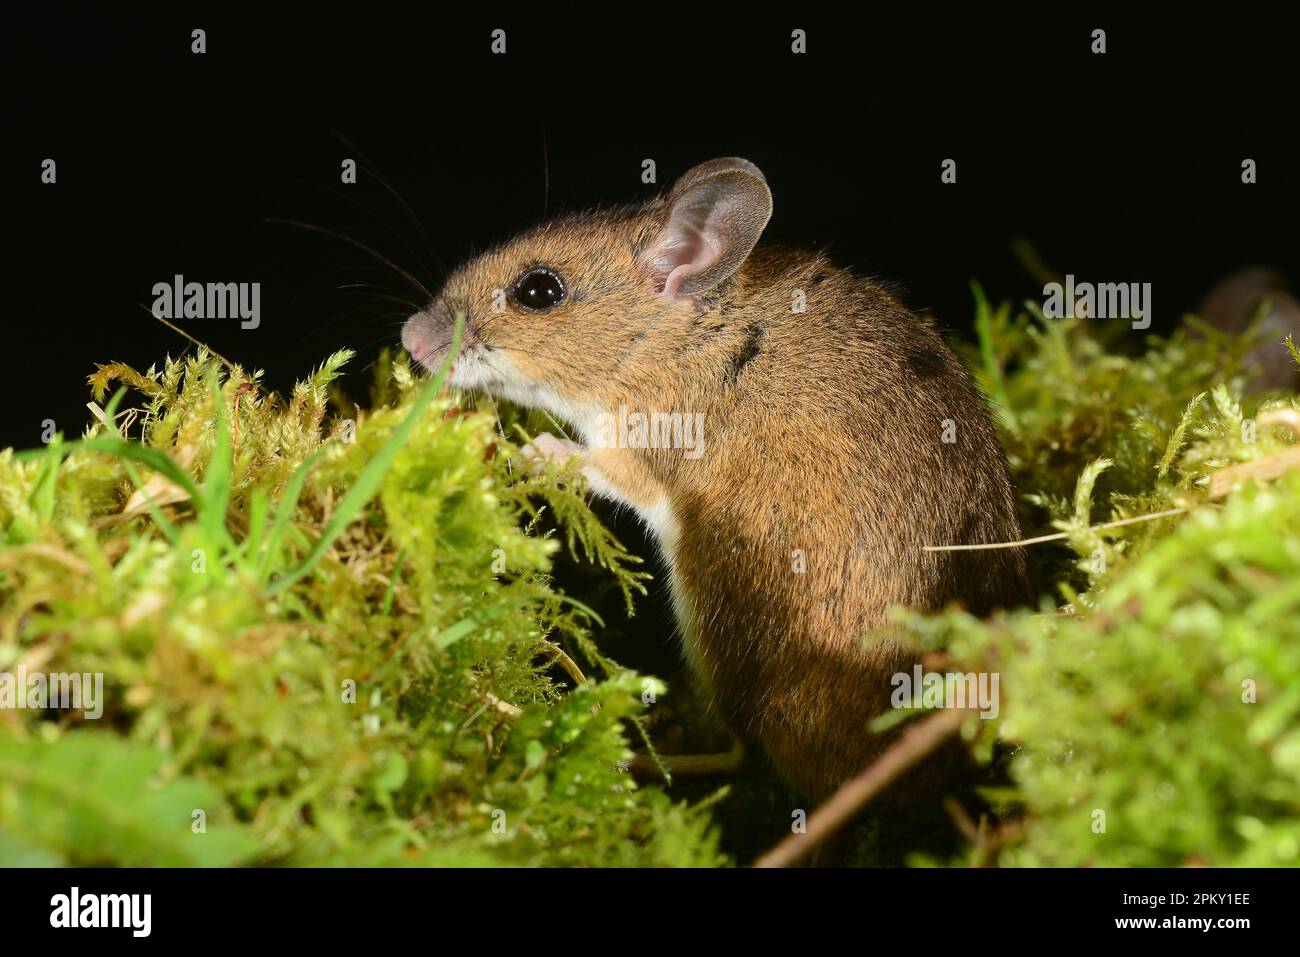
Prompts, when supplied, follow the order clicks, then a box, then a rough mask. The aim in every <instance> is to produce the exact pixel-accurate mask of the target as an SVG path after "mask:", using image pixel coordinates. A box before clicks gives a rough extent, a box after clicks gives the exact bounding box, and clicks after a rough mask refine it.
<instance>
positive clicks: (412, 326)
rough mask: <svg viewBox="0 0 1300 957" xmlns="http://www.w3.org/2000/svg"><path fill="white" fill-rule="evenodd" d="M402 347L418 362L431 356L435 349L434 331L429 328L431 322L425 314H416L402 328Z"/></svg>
mask: <svg viewBox="0 0 1300 957" xmlns="http://www.w3.org/2000/svg"><path fill="white" fill-rule="evenodd" d="M402 347H403V348H404V349H405V350H406V351H407V352H409V353H410V354H411V358H412V359H414V360H415V361H416V362H420V361H421V360H423V359H424V357H425V356H426V355H428V354H429V350H430V349H431V348H432V347H433V330H432V329H430V328H429V320H428V317H427V316H425V315H424V313H416V314H415V315H413V316H411V318H409V319H407V320H406V324H405V325H404V326H402Z"/></svg>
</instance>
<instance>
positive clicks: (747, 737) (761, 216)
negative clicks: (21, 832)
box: [401, 157, 1031, 801]
mask: <svg viewBox="0 0 1300 957" xmlns="http://www.w3.org/2000/svg"><path fill="white" fill-rule="evenodd" d="M772 208H773V197H772V192H771V189H770V187H769V184H768V181H767V178H766V177H765V176H764V174H763V173H762V172H761V171H760V170H759V168H758V167H757V166H756V165H754V164H753V163H751V162H749V161H748V160H745V159H742V158H739V157H723V158H718V159H713V160H710V161H708V162H704V163H702V164H700V165H698V166H695V167H694V168H692V169H690V170H688V171H687V172H685V173H684V174H683V175H682V176H681V177H680V178H679V179H678V180H677V181H676V182H675V183H674V185H673V186H672V187H671V189H669V190H667V191H665V192H663V193H661V194H659V195H657V196H655V197H654V198H652V199H648V200H645V201H642V202H637V203H633V204H630V205H624V206H618V207H612V208H604V209H597V210H595V211H590V212H583V213H572V214H566V215H562V216H558V217H556V218H553V219H551V220H549V221H547V222H543V223H541V224H540V225H537V226H536V227H534V228H531V229H528V230H527V231H525V232H523V233H521V234H520V235H518V236H515V237H514V238H512V239H510V240H508V241H506V242H504V243H502V244H501V245H499V246H497V247H495V248H493V249H491V250H489V251H488V252H486V253H484V254H482V255H480V256H478V257H477V258H474V259H473V260H472V261H469V262H466V263H465V264H463V265H462V266H460V267H459V268H457V269H456V270H454V271H453V272H452V273H451V274H450V275H449V276H448V277H447V279H446V281H445V283H444V284H443V286H442V287H441V289H440V291H439V292H438V293H437V295H435V296H434V297H433V298H432V300H431V301H430V302H429V303H428V304H427V305H426V306H425V307H424V308H422V309H420V310H419V311H418V312H415V313H414V314H412V315H410V316H409V317H408V318H407V319H406V320H405V322H404V325H403V327H402V334H401V338H402V344H403V346H404V347H405V348H406V350H407V351H408V352H409V353H410V355H411V357H412V360H413V361H414V362H416V363H418V364H420V365H422V366H424V367H425V368H427V369H429V370H437V369H439V368H440V366H441V365H442V363H443V361H444V360H445V359H446V358H447V353H448V350H449V348H450V342H451V338H452V330H453V327H454V323H455V321H456V317H457V315H458V314H462V313H463V315H464V327H463V334H462V341H461V345H460V350H459V353H458V354H457V356H456V357H454V365H453V368H452V371H451V373H450V376H449V381H450V383H451V384H452V385H453V386H455V387H458V388H461V389H466V390H481V391H482V392H485V393H487V394H489V395H491V396H495V397H498V398H502V399H506V400H509V401H511V402H514V403H518V404H520V405H522V406H525V407H529V408H534V409H543V410H546V411H547V412H549V413H550V414H551V415H552V416H554V417H555V418H556V419H558V420H561V421H563V422H564V423H567V425H568V426H570V427H571V435H572V438H566V439H562V438H557V437H555V436H553V435H550V434H549V433H548V434H545V435H541V436H538V437H537V439H536V440H535V441H534V442H533V443H532V445H531V446H530V447H529V449H528V450H527V451H528V453H529V454H530V455H532V456H538V457H542V458H545V459H563V458H567V457H570V456H577V457H578V458H579V463H578V464H579V466H580V468H581V471H582V474H583V475H584V476H585V478H586V481H587V484H588V486H589V489H590V490H591V492H592V493H593V494H595V495H598V496H603V497H605V498H608V499H611V500H612V501H614V502H615V503H618V504H619V505H622V506H626V507H627V508H629V509H631V510H632V511H633V512H635V514H636V515H637V516H639V518H640V520H641V521H642V522H644V524H645V526H646V527H647V529H648V530H649V532H650V537H651V538H652V539H653V541H654V543H655V545H656V547H657V548H658V549H659V551H660V556H661V558H662V562H663V566H664V568H665V569H666V577H667V583H668V588H669V593H670V597H671V603H672V609H673V613H674V616H675V619H676V623H677V626H678V631H679V635H680V641H681V647H682V649H683V653H684V656H685V659H686V661H687V663H688V665H689V670H690V673H691V674H692V675H693V679H694V681H695V682H696V683H697V684H698V685H699V687H700V688H701V689H702V691H703V693H704V694H705V695H706V697H707V698H708V701H709V704H710V706H711V708H712V709H713V710H714V712H715V713H716V714H717V715H718V716H719V717H720V718H721V719H722V720H723V721H724V722H725V723H726V724H727V725H728V726H729V727H730V728H731V729H732V730H733V731H734V732H735V734H736V735H737V736H738V738H739V739H740V740H741V741H742V742H744V743H745V745H746V747H747V749H750V748H753V749H757V750H759V751H761V752H762V753H763V754H765V755H766V756H767V758H768V759H769V760H770V762H771V764H772V766H773V767H774V768H775V769H776V771H777V772H779V774H780V776H781V777H782V778H783V779H784V780H785V781H786V783H787V784H788V785H789V787H791V788H792V789H793V790H794V791H795V792H796V793H798V794H800V795H802V796H805V797H806V798H808V799H811V800H814V801H817V800H823V799H825V798H827V797H828V796H829V795H830V794H832V793H833V792H834V791H835V790H836V788H838V787H839V786H840V785H841V784H842V783H843V782H844V781H846V780H847V779H848V778H850V777H851V776H853V775H855V774H857V773H858V772H860V771H861V770H862V769H863V768H865V767H866V766H867V765H869V764H870V763H871V762H872V761H873V760H874V759H875V758H876V757H877V756H878V755H879V754H880V753H881V751H882V749H883V748H884V747H885V746H886V745H887V743H888V742H889V740H890V736H889V735H888V734H877V733H874V732H873V731H872V729H871V724H872V721H873V720H874V719H875V718H877V717H878V716H880V715H882V714H884V713H886V712H887V711H888V710H889V708H890V697H891V692H892V691H893V690H894V688H895V687H896V683H895V681H894V679H895V676H897V675H898V674H900V673H906V672H910V670H911V669H912V667H913V665H915V664H916V663H917V662H918V660H919V659H918V655H917V653H916V651H915V650H914V649H911V648H909V647H907V646H906V645H905V644H903V643H901V642H899V641H898V640H896V636H895V637H891V636H890V631H889V628H888V627H887V626H888V625H889V623H890V622H891V609H892V608H893V607H894V606H896V605H902V606H906V607H908V608H912V609H921V610H931V609H938V608H942V607H944V606H947V605H949V604H953V603H957V604H960V605H961V606H963V607H965V608H966V609H967V610H968V611H969V612H971V613H972V614H976V615H986V614H988V613H990V612H992V611H993V610H995V609H998V608H1002V607H1009V606H1014V605H1017V604H1022V603H1025V602H1027V601H1029V600H1030V599H1031V590H1030V583H1029V579H1028V575H1027V571H1026V562H1025V558H1024V554H1023V549H1022V548H1019V547H1016V548H1007V549H994V550H984V551H926V550H925V549H924V546H927V545H948V544H977V543H978V544H986V543H996V542H1015V541H1018V540H1019V539H1020V538H1021V534H1020V526H1019V519H1018V516H1017V508H1016V498H1015V491H1014V489H1013V487H1012V482H1011V478H1010V475H1009V473H1008V469H1007V464H1006V459H1005V455H1004V452H1003V450H1002V448H1001V446H1000V444H999V441H998V436H997V433H996V430H995V428H994V425H993V423H992V420H991V418H990V416H989V413H988V410H987V408H986V405H985V400H984V399H983V398H982V397H981V396H980V394H979V393H978V392H977V390H976V388H975V386H974V384H973V382H972V379H971V377H970V375H969V374H968V372H967V370H966V368H965V367H964V366H963V364H962V362H961V360H960V359H959V358H958V357H957V355H956V354H955V353H954V352H953V350H952V349H951V348H950V347H949V346H948V345H947V343H946V342H945V340H944V338H943V336H942V335H941V334H940V332H939V330H938V328H937V327H936V325H935V323H934V321H933V320H932V319H931V318H929V317H927V316H925V315H922V314H918V313H916V312H913V311H911V310H910V309H909V308H908V307H907V306H905V305H904V303H903V302H902V301H901V299H900V298H899V297H898V296H897V295H896V294H895V293H894V292H893V291H892V290H891V288H890V287H889V286H887V285H886V284H884V283H881V282H878V281H875V280H873V279H870V278H864V277H862V276H859V275H858V274H856V273H854V272H853V271H852V270H850V269H848V268H845V267H841V266H837V265H836V264H834V263H833V262H832V261H831V260H830V259H829V258H828V257H827V256H826V255H824V254H822V253H819V252H812V251H806V250H803V249H800V248H797V247H796V246H793V245H781V244H776V243H771V242H767V241H763V233H764V231H765V229H766V227H767V225H768V222H769V220H770V218H771V215H772ZM638 416H639V417H640V418H637V417H638ZM673 416H677V418H673ZM656 417H657V418H656ZM646 422H649V423H650V425H649V427H647V428H634V427H633V426H634V425H636V424H637V423H642V424H644V423H646ZM624 423H632V425H629V426H628V427H626V428H621V427H620V426H621V424H624ZM656 423H658V425H656ZM664 423H668V425H665V424H664ZM683 425H687V426H689V428H687V427H679V426H683ZM612 426H613V427H612ZM688 431H689V439H690V441H689V442H687V441H686V438H687V434H688ZM647 433H648V434H647Z"/></svg>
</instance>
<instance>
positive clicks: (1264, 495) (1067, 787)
mask: <svg viewBox="0 0 1300 957" xmlns="http://www.w3.org/2000/svg"><path fill="white" fill-rule="evenodd" d="M1094 325H1095V324H1094ZM981 331H982V335H983V336H984V337H985V343H986V345H987V344H988V343H994V344H997V346H998V348H986V349H985V350H984V356H985V357H986V358H987V357H989V356H991V355H1003V356H1010V357H1012V362H1011V363H1008V364H1006V365H1003V364H1001V363H999V364H997V365H990V364H989V363H987V362H983V365H982V368H983V374H984V377H985V382H986V384H987V385H988V386H989V388H990V391H992V392H993V393H995V394H999V395H1001V396H1002V397H1003V401H1005V402H1006V403H1007V409H1008V413H1009V414H1005V415H1003V416H1002V423H1001V424H1002V428H1003V431H1004V436H1005V439H1006V441H1007V444H1008V448H1009V449H1010V450H1011V457H1012V463H1013V468H1014V470H1015V471H1016V472H1017V479H1018V481H1019V483H1020V487H1021V488H1022V489H1038V490H1039V491H1038V493H1037V494H1032V495H1030V496H1029V499H1030V501H1031V502H1033V503H1034V504H1035V505H1036V506H1037V508H1038V511H1037V512H1036V514H1037V515H1038V516H1039V517H1040V522H1041V524H1046V525H1048V526H1050V527H1049V528H1046V529H1043V530H1044V531H1050V530H1051V529H1052V528H1055V529H1056V530H1058V533H1059V534H1061V535H1062V536H1063V538H1064V541H1063V543H1062V545H1063V547H1060V548H1058V549H1057V550H1056V552H1055V554H1054V556H1053V558H1052V559H1049V560H1048V561H1046V562H1043V563H1041V566H1040V567H1041V568H1043V569H1045V570H1046V571H1047V572H1048V573H1049V574H1050V575H1051V576H1052V577H1053V578H1054V579H1055V591H1056V592H1057V596H1058V598H1059V599H1061V601H1062V604H1061V606H1060V607H1056V606H1055V605H1053V604H1052V603H1050V602H1048V603H1045V605H1044V607H1043V608H1041V609H1039V610H1038V611H1037V613H1035V612H1034V611H1032V610H1024V611H1019V612H1015V613H1012V614H1009V615H1006V616H1002V617H998V618H996V619H994V620H991V621H987V622H981V621H977V620H975V619H973V618H971V617H969V616H967V615H964V614H962V613H960V612H956V611H954V612H949V613H947V614H944V615H938V616H928V617H927V616H917V615H906V616H903V618H904V620H905V621H906V622H907V623H908V624H909V625H910V626H911V628H912V629H913V630H914V631H915V633H916V634H917V635H918V636H919V638H920V640H921V641H922V643H923V644H924V645H926V646H927V647H929V648H932V649H943V650H944V652H945V654H946V656H947V657H948V658H949V664H947V665H946V666H945V668H944V670H955V671H963V672H966V671H975V672H978V671H996V672H998V673H999V675H1000V685H1001V689H1002V695H1003V702H1002V708H1001V713H1000V715H999V716H998V717H997V719H996V720H992V721H980V720H974V721H972V722H971V723H970V725H969V726H968V728H967V731H969V732H970V734H971V737H972V738H973V739H974V740H975V741H976V743H977V745H978V748H979V750H980V752H981V753H983V755H984V756H985V757H986V758H990V757H991V756H992V755H993V753H994V747H993V746H994V743H995V742H996V743H998V744H1000V745H1001V746H1002V749H1003V750H1004V751H1005V750H1006V749H1011V754H1010V757H1009V759H1006V760H1005V761H1004V764H1003V766H1004V767H1005V770H1006V772H1007V773H1008V775H1009V778H1010V783H1011V786H1010V787H1008V788H1005V789H1001V790H996V791H991V792H989V793H988V794H987V795H986V796H987V797H988V798H989V799H990V800H991V801H992V803H993V805H994V809H995V810H996V811H998V812H1000V814H999V815H997V816H1000V817H1001V819H1002V822H1003V823H1002V826H1001V827H1000V828H989V829H986V830H985V832H984V833H983V834H981V835H980V837H979V839H978V840H977V841H975V842H974V844H975V846H973V847H972V849H971V852H970V856H969V857H968V858H964V859H965V860H968V861H972V862H979V863H989V862H993V861H998V862H1000V863H1002V864H1006V865H1057V866H1060V865H1094V866H1179V865H1190V864H1209V865H1215V866H1235V865H1274V866H1278V865H1285V866H1297V865H1300V471H1298V470H1296V468H1295V466H1296V465H1300V456H1297V451H1298V447H1297V446H1296V444H1295V443H1296V442H1297V441H1298V440H1300V403H1298V402H1297V399H1296V396H1295V395H1294V394H1273V395H1263V396H1253V397H1246V398H1243V397H1242V396H1241V379H1242V377H1241V375H1240V372H1241V370H1240V368H1239V362H1238V357H1239V356H1240V355H1242V354H1243V353H1244V352H1245V350H1246V348H1247V347H1248V346H1249V345H1250V341H1249V338H1247V339H1243V340H1240V341H1234V340H1228V339H1224V338H1223V337H1222V336H1214V335H1213V334H1210V335H1209V337H1208V338H1206V337H1201V338H1193V337H1191V336H1189V335H1188V334H1187V332H1186V331H1182V332H1179V333H1178V334H1176V335H1175V336H1173V337H1172V338H1170V339H1167V340H1162V339H1156V338H1154V337H1153V338H1152V339H1151V340H1150V341H1149V343H1147V347H1146V350H1145V352H1143V353H1142V354H1141V355H1137V356H1127V355H1124V354H1122V353H1119V352H1118V351H1113V350H1108V349H1105V348H1102V347H1101V345H1100V344H1099V341H1098V339H1097V338H1096V336H1097V335H1098V333H1097V332H1096V331H1095V330H1093V329H1088V328H1085V327H1084V325H1083V323H1082V322H1080V321H1077V320H1061V321H1047V320H1044V319H1043V318H1042V317H1041V316H1040V315H1036V314H1034V312H1033V310H1032V309H1031V310H1029V311H1027V312H1024V313H1021V314H1020V315H1018V316H1014V317H1013V315H1012V312H1011V310H1010V308H1009V307H1003V308H1002V309H1001V310H999V311H997V312H996V313H994V312H992V311H991V310H988V309H987V308H985V309H984V310H983V311H982V313H981ZM1103 334H1104V333H1103ZM1287 346H1288V347H1290V348H1291V349H1292V353H1293V355H1294V354H1295V352H1296V350H1295V348H1294V346H1293V345H1292V344H1291V343H1289V342H1288V343H1287ZM1278 347H1279V348H1282V344H1281V343H1279V344H1278ZM976 363H977V364H979V363H981V360H979V359H976ZM1216 383H1217V384H1216ZM1067 481H1068V482H1069V483H1070V484H1066V483H1067ZM1180 510H1181V511H1180ZM1163 512H1173V513H1174V514H1172V515H1169V516H1168V517H1165V518H1159V519H1155V520H1141V521H1135V522H1132V523H1128V524H1121V525H1117V526H1114V527H1110V528H1104V529H1099V528H1097V526H1098V525H1102V524H1108V523H1111V522H1124V521H1125V520H1127V519H1133V518H1139V517H1141V516H1144V515H1149V514H1152V513H1163ZM1044 513H1045V514H1044ZM1053 547H1054V546H1053V545H1050V544H1049V545H1046V546H1039V548H1045V549H1049V550H1050V549H1052V548H1053ZM1049 581H1050V579H1049Z"/></svg>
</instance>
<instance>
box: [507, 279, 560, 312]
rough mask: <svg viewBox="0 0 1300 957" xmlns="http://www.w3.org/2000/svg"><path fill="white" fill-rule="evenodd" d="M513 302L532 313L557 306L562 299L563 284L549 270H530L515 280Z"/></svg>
mask: <svg viewBox="0 0 1300 957" xmlns="http://www.w3.org/2000/svg"><path fill="white" fill-rule="evenodd" d="M514 299H515V302H517V303H519V305H521V306H523V307H524V308H525V309H530V310H532V311H533V312H541V311H542V310H544V309H550V308H551V307H552V306H557V305H559V304H560V302H562V301H563V299H564V282H563V281H562V280H561V279H560V277H559V276H557V275H556V274H555V273H553V272H551V271H550V270H549V269H541V268H538V269H530V270H528V272H526V273H524V274H523V275H522V276H520V277H519V278H518V279H517V280H515V288H514Z"/></svg>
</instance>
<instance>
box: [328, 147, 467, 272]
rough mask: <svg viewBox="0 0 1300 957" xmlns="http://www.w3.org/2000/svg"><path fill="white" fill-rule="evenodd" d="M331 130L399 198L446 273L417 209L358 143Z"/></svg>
mask: <svg viewBox="0 0 1300 957" xmlns="http://www.w3.org/2000/svg"><path fill="white" fill-rule="evenodd" d="M330 132H331V133H332V134H334V136H335V137H337V138H338V140H339V141H340V142H341V143H342V144H343V145H344V146H346V147H347V148H348V149H350V150H352V152H354V153H356V154H357V156H359V157H361V161H362V162H363V163H365V164H366V166H367V167H369V172H370V175H371V176H373V177H374V178H375V181H376V182H377V183H379V185H380V186H382V187H384V189H386V190H388V192H389V193H390V194H391V195H392V197H393V199H395V200H397V202H398V205H400V206H401V207H402V209H403V210H404V211H405V212H406V215H407V216H408V217H410V220H411V222H412V223H414V224H415V228H416V229H418V230H419V231H420V236H421V238H422V239H423V240H424V244H425V245H426V246H428V247H429V253H430V255H432V256H433V262H434V265H435V266H436V267H437V268H438V270H439V271H440V272H444V273H445V272H446V271H447V269H446V267H445V266H444V265H443V264H442V260H441V258H440V257H439V256H438V251H437V250H436V249H435V248H434V246H433V240H432V239H430V238H429V233H428V232H427V231H426V230H425V228H424V224H423V223H422V222H420V217H418V216H416V215H415V211H414V210H413V209H411V206H410V204H409V203H407V201H406V200H404V199H402V197H401V194H400V193H398V192H397V190H395V189H393V187H392V186H390V185H389V183H388V180H386V179H384V177H383V176H382V175H380V173H379V168H378V167H377V166H376V165H375V164H374V163H373V162H371V160H370V157H368V156H366V154H365V153H363V152H361V150H359V149H357V147H356V145H355V144H354V143H353V142H352V141H351V140H349V139H348V138H347V137H346V136H344V135H343V134H342V133H341V132H340V131H339V130H338V129H336V128H335V129H331V130H330Z"/></svg>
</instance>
